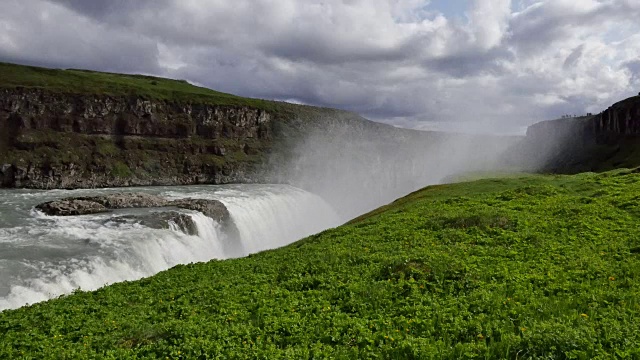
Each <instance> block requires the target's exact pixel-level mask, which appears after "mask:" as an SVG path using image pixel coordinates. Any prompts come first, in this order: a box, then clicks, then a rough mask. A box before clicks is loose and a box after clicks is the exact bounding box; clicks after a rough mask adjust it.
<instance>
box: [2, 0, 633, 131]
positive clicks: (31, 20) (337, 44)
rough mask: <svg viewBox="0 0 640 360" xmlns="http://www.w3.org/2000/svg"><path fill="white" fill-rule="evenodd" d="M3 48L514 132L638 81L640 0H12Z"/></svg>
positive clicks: (6, 4)
mask: <svg viewBox="0 0 640 360" xmlns="http://www.w3.org/2000/svg"><path fill="white" fill-rule="evenodd" d="M0 3H1V5H2V12H0V61H6V62H15V63H21V64H30V65H39V66H47V67H57V68H83V69H92V70H102V71H110V72H124V73H142V74H148V75H157V76H164V77H171V78H176V79H186V80H188V81H189V82H191V83H193V84H198V85H202V86H206V87H209V88H213V89H216V90H219V91H224V92H229V93H234V94H238V95H242V96H249V97H259V98H265V99H273V100H280V101H290V102H295V103H303V104H310V105H319V106H329V107H336V108H341V109H346V110H351V111H355V112H358V113H359V114H361V115H363V116H365V117H367V118H369V119H372V120H375V121H380V122H384V123H388V124H392V125H395V126H401V127H406V128H414V129H423V130H452V131H467V132H498V133H518V132H521V131H522V130H523V129H525V128H526V126H527V125H530V124H532V123H535V122H537V121H540V120H545V119H553V118H558V117H560V116H562V115H564V114H584V113H587V112H592V113H598V112H600V111H602V110H604V109H606V108H607V107H608V106H610V105H611V104H613V103H615V102H617V101H619V100H622V99H624V98H626V97H629V96H633V95H636V94H638V92H639V91H640V21H638V19H640V1H639V0H546V1H545V0H543V1H531V0H512V1H510V0H472V1H463V0H432V1H426V0H375V1H373V0H305V1H299V0H234V1H228V0H136V1H130V0H92V1H86V0H0Z"/></svg>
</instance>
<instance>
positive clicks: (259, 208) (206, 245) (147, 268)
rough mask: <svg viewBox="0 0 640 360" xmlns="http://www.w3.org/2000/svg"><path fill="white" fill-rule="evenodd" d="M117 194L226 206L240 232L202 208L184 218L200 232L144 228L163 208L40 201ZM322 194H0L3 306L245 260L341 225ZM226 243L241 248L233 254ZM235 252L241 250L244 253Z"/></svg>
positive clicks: (189, 189)
mask: <svg viewBox="0 0 640 360" xmlns="http://www.w3.org/2000/svg"><path fill="white" fill-rule="evenodd" d="M114 192H145V193H149V194H154V195H161V196H164V197H166V198H169V199H180V198H188V197H190V198H199V199H215V200H220V201H221V202H223V203H224V204H225V205H226V206H227V208H228V210H229V212H230V214H231V219H232V220H233V222H234V223H235V225H236V227H237V229H238V232H237V233H238V234H239V236H238V235H236V236H238V237H239V239H237V238H234V239H231V238H230V235H229V234H227V233H226V232H225V231H224V230H223V228H222V227H221V226H220V225H219V224H217V223H216V222H215V221H213V220H212V219H210V218H208V217H206V216H204V215H202V214H201V213H198V212H194V211H189V210H177V211H180V212H182V213H185V214H187V215H188V216H190V217H191V218H192V220H193V223H195V225H196V229H197V234H196V235H189V234H188V233H186V232H183V231H182V230H180V228H179V227H178V226H175V224H171V223H169V224H167V228H164V229H163V228H151V227H147V226H145V225H142V224H141V223H140V222H139V221H136V220H135V218H134V217H131V216H127V215H136V214H141V213H143V212H144V213H147V214H148V213H149V212H154V211H160V210H159V209H129V210H117V211H114V212H112V213H104V214H96V215H83V216H70V217H56V216H46V215H44V214H42V213H40V212H38V211H36V210H34V206H35V205H37V204H39V203H42V202H45V201H49V200H54V199H60V198H64V197H72V196H73V197H75V196H94V195H103V194H108V193H114ZM340 222H341V219H340V218H339V217H338V215H337V214H336V212H335V211H334V210H333V209H332V208H331V207H330V206H329V205H328V204H327V203H326V202H325V201H323V200H322V199H321V198H320V197H318V196H316V195H314V194H311V193H309V192H306V191H304V190H301V189H298V188H295V187H292V186H288V185H206V186H177V187H142V188H135V189H132V188H121V189H116V188H114V189H98V190H96V189H92V190H48V191H42V190H0V311H1V310H6V309H14V308H18V307H21V306H24V305H27V304H33V303H36V302H40V301H44V300H47V299H51V298H55V297H58V296H60V295H64V294H68V293H71V292H73V291H74V290H76V289H81V290H95V289H98V288H100V287H102V286H105V285H108V284H112V283H115V282H121V281H127V280H136V279H140V278H143V277H147V276H151V275H153V274H156V273H158V272H160V271H163V270H166V269H169V268H171V267H173V266H175V265H178V264H187V263H192V262H203V261H209V260H212V259H226V258H230V257H236V256H245V255H248V254H251V253H255V252H258V251H262V250H266V249H273V248H277V247H281V246H284V245H287V244H290V243H292V242H294V241H296V240H298V239H301V238H303V237H305V236H308V235H311V234H314V233H317V232H319V231H322V230H324V229H327V228H330V227H334V226H337V225H339V224H340ZM229 241H234V242H239V244H235V245H237V246H234V247H233V249H235V250H234V251H233V252H232V251H230V250H229V247H228V246H225V244H228V242H229ZM237 249H241V250H240V252H239V253H238V250H237Z"/></svg>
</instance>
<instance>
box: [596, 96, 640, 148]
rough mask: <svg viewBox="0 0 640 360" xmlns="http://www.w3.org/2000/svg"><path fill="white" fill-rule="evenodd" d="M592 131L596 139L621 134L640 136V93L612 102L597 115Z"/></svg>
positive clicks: (606, 139) (614, 136) (605, 138)
mask: <svg viewBox="0 0 640 360" xmlns="http://www.w3.org/2000/svg"><path fill="white" fill-rule="evenodd" d="M593 131H594V134H595V136H596V137H597V139H598V141H604V142H607V141H611V140H615V139H616V138H619V137H621V136H640V95H639V96H634V97H632V98H629V99H626V100H624V101H621V102H619V103H616V104H614V105H613V106H611V107H609V108H608V109H607V110H605V111H603V112H602V113H600V114H599V115H597V116H596V117H595V119H594V121H593Z"/></svg>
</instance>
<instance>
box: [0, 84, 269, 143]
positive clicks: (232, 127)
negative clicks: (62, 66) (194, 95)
mask: <svg viewBox="0 0 640 360" xmlns="http://www.w3.org/2000/svg"><path fill="white" fill-rule="evenodd" d="M0 118H2V119H5V121H6V122H7V123H8V129H9V130H10V131H14V132H15V131H19V130H20V129H24V130H30V129H50V130H54V131H60V132H74V133H80V134H88V135H96V134H100V135H122V136H127V135H128V136H132V135H133V136H150V137H164V138H189V137H191V136H194V135H197V136H199V137H202V138H204V139H220V138H229V139H241V138H251V139H268V138H270V136H271V134H270V123H271V120H272V119H271V115H270V114H268V113H267V112H265V111H263V110H259V109H251V108H247V107H239V108H234V107H217V106H211V105H198V104H176V103H167V102H164V101H152V100H144V99H141V98H138V97H109V96H96V95H90V96H73V95H64V94H51V93H49V92H47V91H44V90H37V89H29V90H15V91H13V90H2V91H0Z"/></svg>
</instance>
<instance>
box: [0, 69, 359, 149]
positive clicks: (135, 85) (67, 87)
mask: <svg viewBox="0 0 640 360" xmlns="http://www.w3.org/2000/svg"><path fill="white" fill-rule="evenodd" d="M16 88H27V89H29V88H33V89H42V90H46V91H48V92H51V93H62V94H69V95H74V94H75V95H109V96H134V97H138V98H143V99H148V100H161V101H169V102H173V103H189V104H203V105H220V106H247V107H250V108H255V109H262V110H266V111H269V112H270V113H271V114H273V115H276V116H277V117H279V118H281V119H289V120H291V119H293V118H296V119H304V120H309V119H312V118H316V117H318V116H322V115H324V116H332V115H333V116H335V115H337V114H341V115H342V116H345V114H348V113H347V112H345V111H341V110H336V109H330V108H320V107H314V106H304V105H294V104H289V103H285V102H277V101H269V100H262V99H252V98H245V97H241V96H237V95H232V94H227V93H223V92H220V91H215V90H211V89H208V88H204V87H199V86H195V85H192V84H190V83H188V82H187V81H185V80H173V79H166V78H160V77H154V76H146V75H127V74H116V73H105V72H98V71H88V70H77V69H66V70H62V69H48V68H41V67H34V66H24V65H17V64H9V63H3V62H0V90H2V89H16ZM350 116H352V117H354V115H353V114H350ZM355 117H357V116H355ZM0 140H1V139H0Z"/></svg>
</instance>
